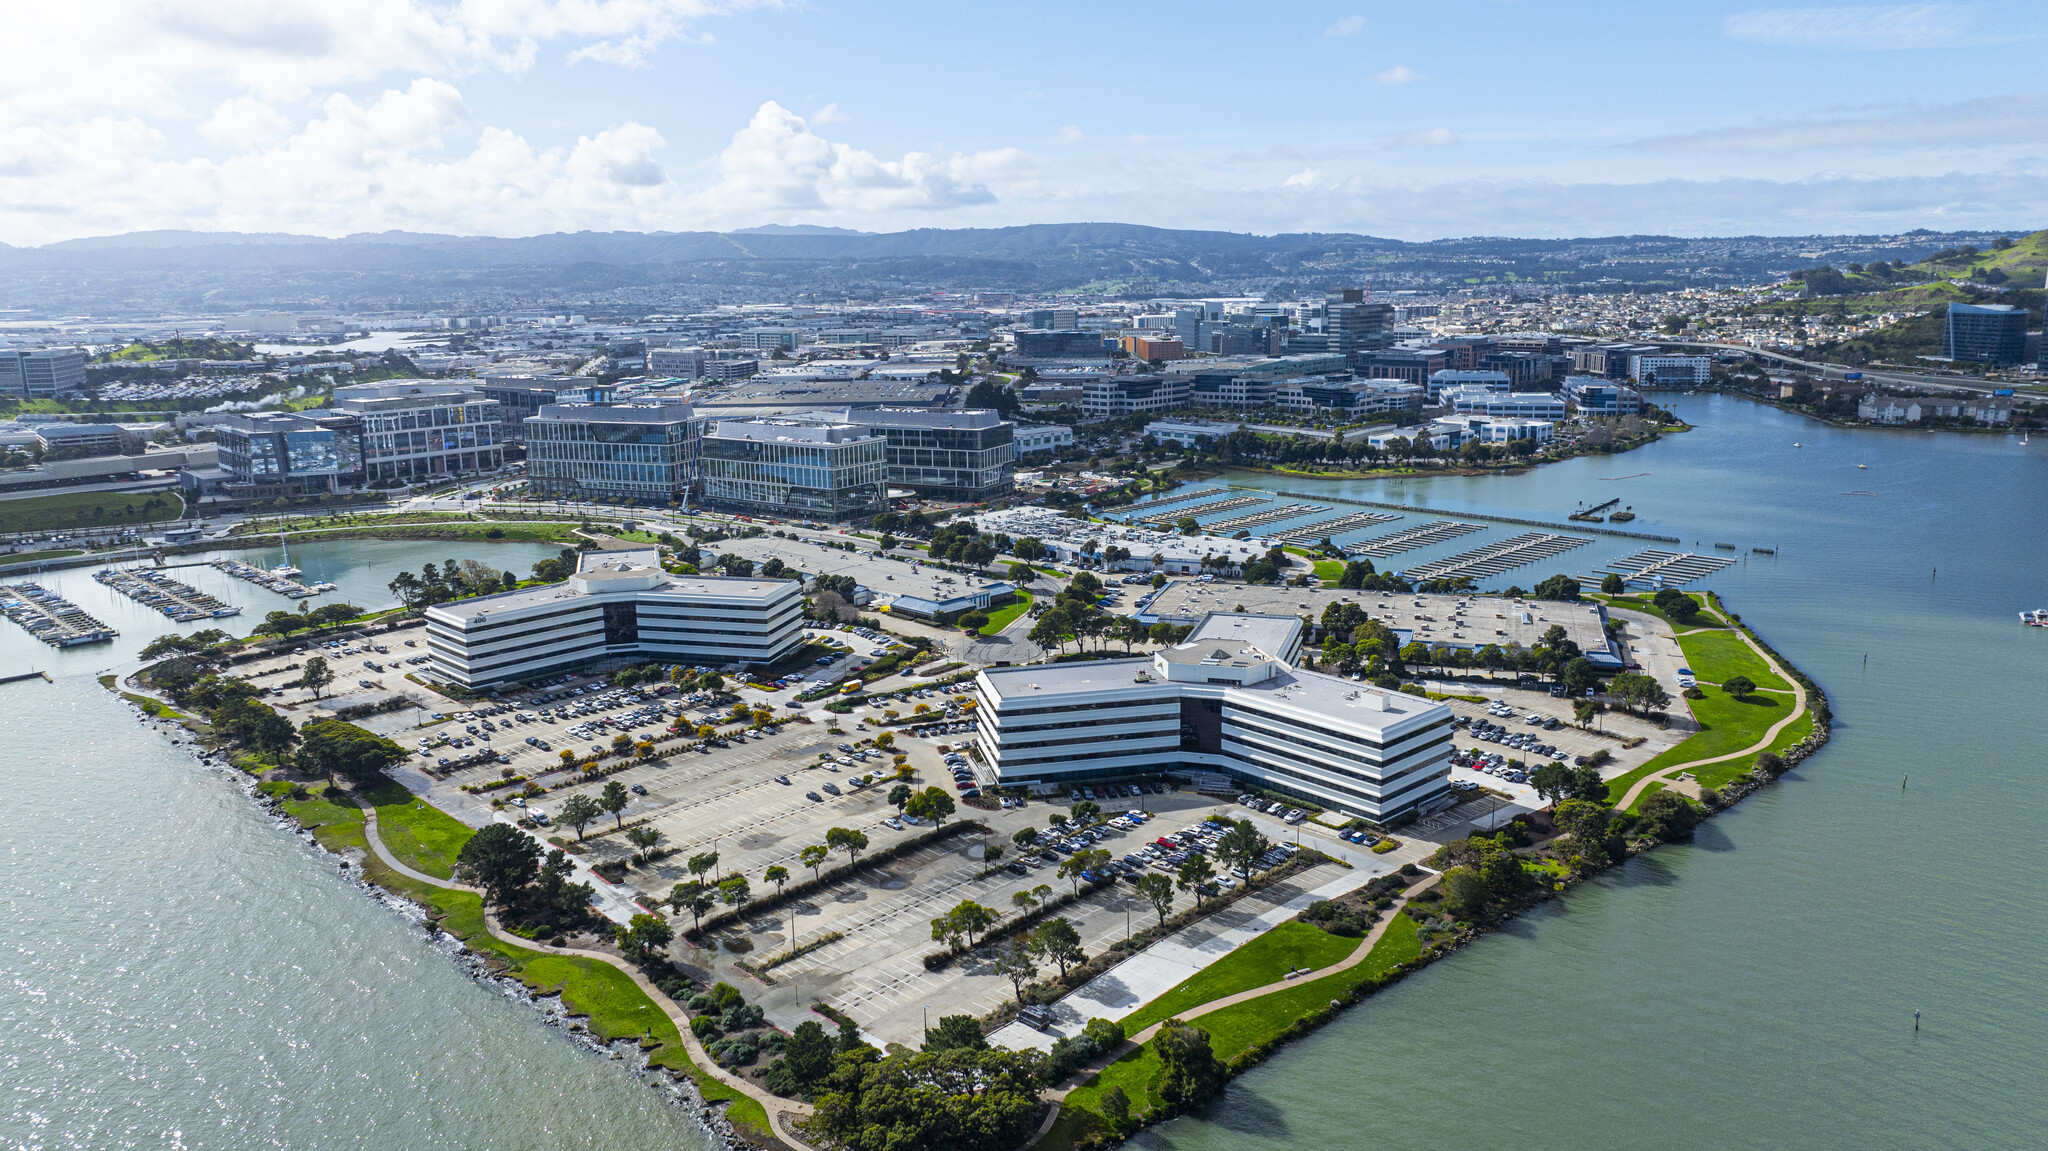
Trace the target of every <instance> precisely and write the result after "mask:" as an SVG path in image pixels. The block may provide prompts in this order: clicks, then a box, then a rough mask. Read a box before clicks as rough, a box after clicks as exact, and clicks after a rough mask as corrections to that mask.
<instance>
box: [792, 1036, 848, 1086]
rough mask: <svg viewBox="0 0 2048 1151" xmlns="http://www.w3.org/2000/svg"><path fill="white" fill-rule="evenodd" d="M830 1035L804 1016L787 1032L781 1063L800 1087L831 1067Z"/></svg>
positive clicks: (827, 1071)
mask: <svg viewBox="0 0 2048 1151" xmlns="http://www.w3.org/2000/svg"><path fill="white" fill-rule="evenodd" d="M837 1053H838V1052H837V1049H836V1045H835V1044H834V1043H833V1042H832V1037H831V1036H830V1035H827V1034H826V1033H825V1028H824V1026H823V1025H822V1024H820V1023H819V1022H818V1021H817V1020H815V1019H806V1020H804V1021H803V1022H802V1023H799V1024H797V1025H796V1030H794V1031H792V1032H790V1033H789V1042H788V1044H787V1045H786V1046H784V1047H783V1049H782V1061H783V1065H784V1066H785V1067H786V1068H788V1070H789V1073H790V1075H791V1076H793V1077H794V1078H795V1079H796V1082H797V1086H798V1087H799V1088H807V1087H809V1086H810V1085H811V1084H813V1083H816V1082H817V1081H818V1080H820V1079H823V1078H824V1077H825V1076H826V1075H828V1074H830V1073H831V1071H832V1057H833V1056H834V1055H835V1054H837Z"/></svg>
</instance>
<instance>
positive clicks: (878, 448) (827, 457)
mask: <svg viewBox="0 0 2048 1151" xmlns="http://www.w3.org/2000/svg"><path fill="white" fill-rule="evenodd" d="M698 460H699V464H698V471H699V474H701V475H702V476H703V477H704V502H705V503H707V504H710V505H713V506H716V507H723V508H729V509H732V510H735V511H746V512H756V513H769V514H778V515H796V516H804V517H807V518H813V519H833V520H839V519H856V518H861V517H865V516H870V515H873V514H874V513H876V512H878V511H881V510H882V507H883V505H884V501H885V498H886V495H887V486H888V470H889V463H888V441H887V440H885V439H883V438H882V437H881V436H878V435H875V434H874V433H872V432H870V431H869V430H868V429H867V428H866V427H864V426H861V425H857V424H843V423H830V424H828V423H817V422H803V421H798V420H778V419H762V420H720V421H718V423H717V424H716V425H715V426H714V427H713V428H712V430H711V431H710V433H709V434H707V435H706V436H705V437H704V439H703V442H702V445H701V447H700V448H699V451H698Z"/></svg>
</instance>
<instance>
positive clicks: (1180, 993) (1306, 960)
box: [1124, 921, 1359, 1033]
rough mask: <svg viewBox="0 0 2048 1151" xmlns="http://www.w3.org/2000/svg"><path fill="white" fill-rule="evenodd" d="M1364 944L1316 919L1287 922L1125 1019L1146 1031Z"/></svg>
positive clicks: (1130, 1025) (1127, 1028) (1126, 1026)
mask: <svg viewBox="0 0 2048 1151" xmlns="http://www.w3.org/2000/svg"><path fill="white" fill-rule="evenodd" d="M1358 944H1359V939H1357V938H1346V937H1345V936H1342V935H1331V934H1330V933H1329V932H1327V931H1324V930H1323V929H1322V928H1320V927H1317V926H1315V925H1314V924H1312V923H1302V922H1299V921H1292V922H1288V923H1283V924H1281V925H1280V926H1278V927H1275V928H1274V929H1273V930H1271V931H1268V932H1266V933H1265V934H1264V935H1261V936H1259V937H1258V938H1257V939H1254V940H1252V941H1251V942H1249V943H1247V944H1245V945H1244V946H1242V947H1240V948H1238V949H1237V950H1236V951H1233V952H1231V953H1230V954H1228V955H1226V956H1224V957H1223V958H1221V959H1219V960H1217V961H1216V962H1215V963H1212V964H1210V965H1209V966H1207V967H1205V968H1203V969H1202V970H1200V971H1197V972H1196V973H1195V974H1193V975H1192V976H1189V977H1188V978H1187V979H1186V980H1185V981H1184V982H1182V983H1181V984H1180V985H1179V986H1177V987H1175V988H1173V989H1172V990H1171V991H1168V992H1167V993H1166V994H1164V995H1162V996H1160V997H1159V998H1157V999H1154V1000H1153V1001H1152V1002H1150V1003H1147V1004H1146V1005H1145V1006H1143V1007H1141V1008H1139V1009H1138V1010H1137V1012H1136V1013H1135V1014H1133V1015H1131V1016H1130V1017H1129V1018H1127V1019H1125V1020H1124V1030H1125V1031H1126V1032H1133V1033H1135V1032H1138V1031H1143V1030H1144V1029H1145V1028H1147V1027H1150V1026H1151V1025H1153V1024H1154V1023H1157V1022H1159V1021H1160V1020H1162V1019H1171V1018H1173V1017H1174V1016H1175V1015H1176V1014H1178V1013H1180V1012H1182V1011H1186V1010H1187V1009H1188V1008H1190V1007H1196V1006H1199V1005H1201V1004H1204V1003H1207V1002H1209V1001H1210V1000H1212V999H1221V998H1223V997H1224V996H1226V995H1235V994H1237V993H1238V992H1240V991H1249V990H1250V989H1252V988H1254V987H1262V986H1264V985H1266V984H1268V983H1272V982H1275V981H1276V980H1279V979H1282V978H1285V977H1286V975H1287V973H1288V972H1289V971H1292V970H1294V969H1295V968H1299V967H1327V966H1329V965H1330V964H1332V963H1335V962H1337V961H1338V960H1340V959H1342V958H1344V957H1345V956H1347V955H1349V954H1351V953H1352V952H1353V951H1356V950H1358Z"/></svg>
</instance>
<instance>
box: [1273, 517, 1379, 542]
mask: <svg viewBox="0 0 2048 1151" xmlns="http://www.w3.org/2000/svg"><path fill="white" fill-rule="evenodd" d="M1400 518H1401V517H1400V516H1393V515H1388V514H1387V513H1385V512H1352V513H1350V514H1348V515H1341V516H1338V517H1336V518H1335V519H1327V520H1317V521H1316V522H1314V523H1312V524H1303V525H1301V526H1300V527H1298V528H1288V529H1287V530H1286V531H1284V532H1280V533H1278V534H1277V535H1275V536H1274V537H1273V538H1274V539H1276V540H1280V541H1281V542H1283V543H1290V544H1295V543H1302V542H1304V541H1308V540H1318V539H1321V538H1323V537H1324V536H1336V535H1341V534H1343V533H1345V532H1349V531H1357V530H1358V529H1359V528H1369V527H1374V526H1377V525H1379V524H1390V523H1393V522H1394V521H1395V520H1398V519H1400Z"/></svg>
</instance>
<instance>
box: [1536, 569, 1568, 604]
mask: <svg viewBox="0 0 2048 1151" xmlns="http://www.w3.org/2000/svg"><path fill="white" fill-rule="evenodd" d="M1535 594H1536V598H1537V599H1556V600H1567V601H1571V600H1576V599H1578V598H1579V581H1577V580H1575V579H1573V578H1572V577H1570V576H1568V575H1563V574H1559V575H1554V576H1551V577H1550V578H1549V579H1546V580H1543V581H1541V582H1539V583H1538V584H1537V585H1536V592H1535Z"/></svg>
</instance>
